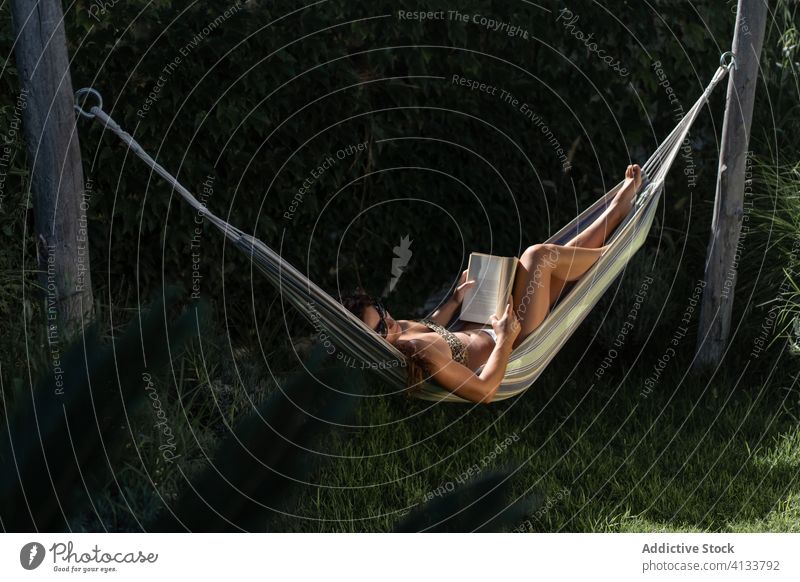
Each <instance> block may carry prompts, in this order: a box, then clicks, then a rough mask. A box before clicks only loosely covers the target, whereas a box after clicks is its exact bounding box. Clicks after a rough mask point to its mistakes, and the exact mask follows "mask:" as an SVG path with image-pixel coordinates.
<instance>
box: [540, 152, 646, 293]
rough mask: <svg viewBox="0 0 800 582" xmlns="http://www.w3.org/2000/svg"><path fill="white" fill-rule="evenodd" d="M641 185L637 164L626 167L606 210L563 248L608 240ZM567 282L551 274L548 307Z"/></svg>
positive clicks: (595, 243) (596, 243)
mask: <svg viewBox="0 0 800 582" xmlns="http://www.w3.org/2000/svg"><path fill="white" fill-rule="evenodd" d="M641 184H642V172H641V168H640V167H639V166H638V164H633V165H631V166H628V167H627V169H626V170H625V181H624V183H623V184H622V186H620V189H619V191H617V194H616V196H614V199H613V200H612V201H611V204H609V205H608V208H606V209H605V211H603V213H602V214H601V215H600V216H598V217H597V219H595V221H594V222H593V223H592V224H590V225H589V226H588V227H587V228H585V229H584V230H583V231H582V232H581V233H579V234H577V235H576V236H575V237H574V238H572V239H571V240H570V241H569V242H567V243H566V244H565V245H564V246H568V247H583V248H590V249H594V248H598V247H600V246H602V245H603V244H604V243H605V241H606V240H607V239H608V235H609V234H611V233H612V232H614V229H615V228H617V226H619V224H620V223H621V222H622V221H623V220H624V219H625V217H626V216H628V214H629V213H630V211H631V209H632V208H633V201H634V198H635V196H636V192H637V191H638V190H639V187H640V186H641ZM567 283H568V281H566V280H564V279H562V278H560V277H558V276H557V275H555V274H553V275H552V276H551V279H550V294H549V295H550V300H549V306H552V305H553V303H555V302H556V300H557V299H558V298H559V296H560V295H561V293H563V292H564V289H565V288H566V287H568V285H567Z"/></svg>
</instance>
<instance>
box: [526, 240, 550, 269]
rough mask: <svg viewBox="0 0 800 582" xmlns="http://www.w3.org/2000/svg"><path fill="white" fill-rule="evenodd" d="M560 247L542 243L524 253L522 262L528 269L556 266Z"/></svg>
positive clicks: (530, 247)
mask: <svg viewBox="0 0 800 582" xmlns="http://www.w3.org/2000/svg"><path fill="white" fill-rule="evenodd" d="M558 255H559V246H558V245H554V244H551V243H540V244H535V245H532V246H529V247H528V248H527V249H525V252H524V253H522V256H521V257H520V261H521V262H522V264H523V265H525V266H526V267H528V268H536V267H539V268H540V269H541V268H543V267H548V266H555V261H556V260H558Z"/></svg>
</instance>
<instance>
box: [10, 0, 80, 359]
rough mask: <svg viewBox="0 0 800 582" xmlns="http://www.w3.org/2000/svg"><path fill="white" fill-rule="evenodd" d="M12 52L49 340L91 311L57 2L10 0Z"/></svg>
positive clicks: (64, 335) (64, 47)
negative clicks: (20, 108) (18, 89)
mask: <svg viewBox="0 0 800 582" xmlns="http://www.w3.org/2000/svg"><path fill="white" fill-rule="evenodd" d="M11 11H12V18H13V22H14V29H15V34H16V36H17V40H16V47H15V50H14V55H15V57H16V62H17V70H18V71H19V77H20V97H19V101H20V105H21V106H22V107H23V108H24V109H23V115H22V120H23V126H24V135H25V141H26V144H27V150H28V163H29V165H30V168H31V190H32V192H33V195H34V218H35V222H36V240H37V245H36V248H37V261H38V269H39V271H40V277H39V280H40V282H41V284H42V287H43V288H44V295H45V298H46V299H45V313H46V315H45V317H46V325H47V330H48V339H49V341H50V343H53V342H54V340H58V339H59V338H60V339H68V338H69V337H70V336H72V335H73V334H74V333H75V332H77V331H79V330H80V324H81V321H82V319H83V318H84V317H85V316H88V315H89V314H90V313H91V311H92V284H91V274H90V269H89V249H88V245H89V241H88V236H87V228H86V209H87V207H88V204H89V200H88V198H86V196H85V192H84V184H83V167H82V164H81V153H80V147H79V143H78V134H77V131H76V125H75V124H76V116H75V110H74V98H73V94H72V80H71V78H70V74H69V58H68V55H67V44H66V37H65V35H64V24H63V20H64V15H63V12H62V8H61V2H60V1H58V0H12V2H11Z"/></svg>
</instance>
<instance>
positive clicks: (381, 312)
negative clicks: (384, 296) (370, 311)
mask: <svg viewBox="0 0 800 582" xmlns="http://www.w3.org/2000/svg"><path fill="white" fill-rule="evenodd" d="M372 306H373V307H374V308H375V311H377V312H378V317H379V318H380V319H379V320H378V326H377V327H376V328H375V329H374V331H376V332H378V335H380V336H381V337H386V336H387V335H388V333H389V326H388V325H387V324H386V308H385V307H384V306H383V305H382V304H381V302H380V301H377V300H373V302H372Z"/></svg>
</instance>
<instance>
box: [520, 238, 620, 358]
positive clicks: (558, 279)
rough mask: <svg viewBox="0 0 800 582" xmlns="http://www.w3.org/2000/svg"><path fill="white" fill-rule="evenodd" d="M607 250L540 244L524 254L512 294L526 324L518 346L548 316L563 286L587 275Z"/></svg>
mask: <svg viewBox="0 0 800 582" xmlns="http://www.w3.org/2000/svg"><path fill="white" fill-rule="evenodd" d="M606 248H607V247H600V248H596V249H588V248H583V247H574V246H562V245H553V244H540V245H533V246H532V247H529V248H528V249H527V250H526V251H525V252H524V253H523V254H522V257H520V261H519V264H518V265H517V273H516V277H515V280H514V289H513V291H512V298H513V306H514V309H515V311H516V314H517V317H518V318H519V319H520V324H521V325H522V330H521V331H520V334H519V336H518V337H517V340H516V342H515V343H514V347H516V346H517V345H519V343H520V342H522V340H523V339H525V337H527V336H528V334H530V333H531V332H532V331H533V330H535V329H536V328H537V327H539V325H540V324H541V323H542V321H544V319H545V317H547V314H548V312H549V311H550V306H551V305H552V304H553V302H554V301H555V299H556V298H557V297H558V293H559V292H560V288H559V286H563V285H564V283H565V282H568V281H575V280H577V279H579V278H580V277H581V276H582V275H584V274H585V273H586V271H588V270H589V268H590V267H591V266H592V265H594V264H595V262H596V261H597V259H598V258H599V257H600V255H601V254H602V253H603V252H604V251H605V250H606Z"/></svg>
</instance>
